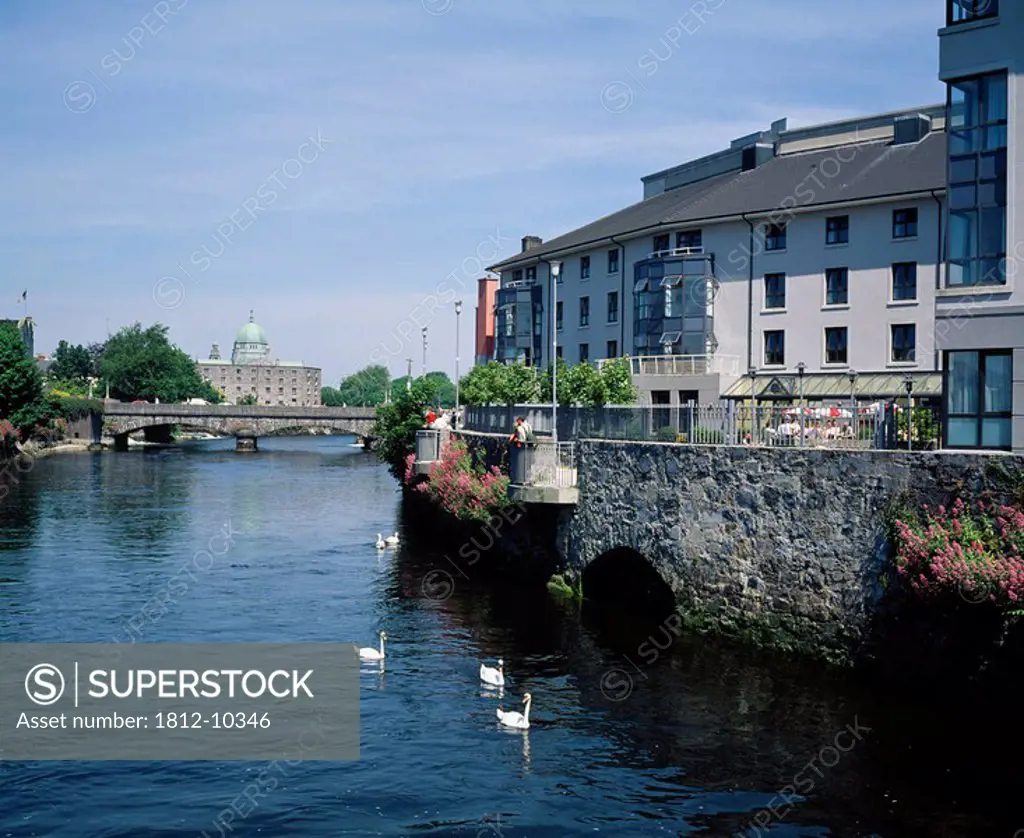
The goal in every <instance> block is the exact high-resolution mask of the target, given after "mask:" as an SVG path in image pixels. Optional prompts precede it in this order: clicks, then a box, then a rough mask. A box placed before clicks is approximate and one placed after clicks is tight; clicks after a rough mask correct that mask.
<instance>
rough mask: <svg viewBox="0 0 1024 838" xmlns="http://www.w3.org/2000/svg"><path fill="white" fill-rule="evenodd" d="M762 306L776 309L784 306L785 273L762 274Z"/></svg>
mask: <svg viewBox="0 0 1024 838" xmlns="http://www.w3.org/2000/svg"><path fill="white" fill-rule="evenodd" d="M764 307H765V309H777V308H785V307H786V275H785V274H765V275H764Z"/></svg>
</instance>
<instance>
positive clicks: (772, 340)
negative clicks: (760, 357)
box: [764, 329, 786, 367]
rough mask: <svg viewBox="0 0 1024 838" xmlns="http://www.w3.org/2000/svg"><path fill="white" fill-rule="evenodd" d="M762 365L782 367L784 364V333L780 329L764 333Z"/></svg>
mask: <svg viewBox="0 0 1024 838" xmlns="http://www.w3.org/2000/svg"><path fill="white" fill-rule="evenodd" d="M764 365H765V366H766V367H784V366H785V365H786V333H785V332H784V331H782V330H781V329H780V330H778V331H774V332H765V333H764Z"/></svg>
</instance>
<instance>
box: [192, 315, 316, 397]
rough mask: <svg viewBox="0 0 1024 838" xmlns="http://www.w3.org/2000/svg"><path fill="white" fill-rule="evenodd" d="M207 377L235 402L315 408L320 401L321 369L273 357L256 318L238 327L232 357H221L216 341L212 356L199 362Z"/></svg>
mask: <svg viewBox="0 0 1024 838" xmlns="http://www.w3.org/2000/svg"><path fill="white" fill-rule="evenodd" d="M196 368H197V369H198V370H199V374H200V375H201V376H203V378H204V379H205V380H206V381H208V382H209V383H210V384H212V385H213V386H214V387H217V388H219V389H220V390H221V392H222V393H223V394H224V398H225V400H226V401H228V402H229V403H231V404H237V403H238V402H240V401H241V400H242V399H244V398H246V397H252V398H254V399H255V400H256V402H257V403H258V404H269V405H297V406H302V407H315V406H318V405H319V404H320V382H321V371H320V369H319V368H318V367H307V366H306V365H305V364H303V363H302V362H301V361H298V362H295V361H278V360H276V359H272V358H271V356H270V344H269V342H268V341H267V336H266V333H265V332H264V331H263V329H262V328H261V327H260V326H259V325H257V324H256V323H255V322H254V321H253V313H252V312H251V311H250V312H249V322H248V323H246V324H245V325H244V326H242V328H241V329H239V330H238V335H237V336H236V337H235V343H234V346H233V347H232V350H231V360H230V361H228V360H225V359H222V358H221V357H220V347H219V346H218V344H216V343H215V344H213V348H212V349H211V350H210V357H209V358H207V359H206V360H204V361H196Z"/></svg>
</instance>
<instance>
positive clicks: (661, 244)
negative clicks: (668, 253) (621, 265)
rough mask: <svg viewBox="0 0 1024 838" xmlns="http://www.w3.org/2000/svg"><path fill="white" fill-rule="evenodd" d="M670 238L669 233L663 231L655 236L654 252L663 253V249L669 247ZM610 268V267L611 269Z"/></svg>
mask: <svg viewBox="0 0 1024 838" xmlns="http://www.w3.org/2000/svg"><path fill="white" fill-rule="evenodd" d="M668 242H669V238H668V233H662V234H660V235H657V236H655V237H654V252H655V253H661V252H662V251H663V250H668V249H669V244H668ZM609 270H610V269H609Z"/></svg>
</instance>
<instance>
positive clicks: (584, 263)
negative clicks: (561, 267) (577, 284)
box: [558, 256, 590, 279]
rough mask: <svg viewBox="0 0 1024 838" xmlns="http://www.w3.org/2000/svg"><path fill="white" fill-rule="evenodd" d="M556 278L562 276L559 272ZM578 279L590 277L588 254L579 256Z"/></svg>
mask: <svg viewBox="0 0 1024 838" xmlns="http://www.w3.org/2000/svg"><path fill="white" fill-rule="evenodd" d="M558 278H559V279H561V278H562V277H561V274H559V277H558ZM580 279H590V257H589V256H581V257H580Z"/></svg>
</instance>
